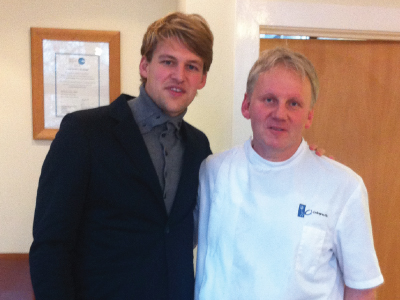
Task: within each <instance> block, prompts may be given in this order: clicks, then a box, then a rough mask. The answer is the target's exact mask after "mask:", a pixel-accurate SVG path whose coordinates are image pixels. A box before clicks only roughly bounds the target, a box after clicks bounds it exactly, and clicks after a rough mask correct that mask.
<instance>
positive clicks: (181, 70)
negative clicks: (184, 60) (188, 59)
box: [172, 64, 186, 82]
mask: <svg viewBox="0 0 400 300" xmlns="http://www.w3.org/2000/svg"><path fill="white" fill-rule="evenodd" d="M185 72H186V70H185V66H184V65H179V64H178V65H177V66H176V68H175V69H174V72H173V73H172V77H173V78H174V79H175V80H177V81H178V82H182V81H183V80H184V78H185Z"/></svg>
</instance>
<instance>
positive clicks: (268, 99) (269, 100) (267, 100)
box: [265, 98, 274, 103]
mask: <svg viewBox="0 0 400 300" xmlns="http://www.w3.org/2000/svg"><path fill="white" fill-rule="evenodd" d="M272 101H274V100H273V99H272V98H266V99H265V102H267V103H272Z"/></svg>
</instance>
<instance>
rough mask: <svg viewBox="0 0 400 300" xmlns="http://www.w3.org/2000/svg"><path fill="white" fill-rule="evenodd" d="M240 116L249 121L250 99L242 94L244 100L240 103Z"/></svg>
mask: <svg viewBox="0 0 400 300" xmlns="http://www.w3.org/2000/svg"><path fill="white" fill-rule="evenodd" d="M242 115H243V117H245V118H246V119H247V120H249V119H250V97H249V96H248V95H247V93H246V94H244V99H243V102H242Z"/></svg>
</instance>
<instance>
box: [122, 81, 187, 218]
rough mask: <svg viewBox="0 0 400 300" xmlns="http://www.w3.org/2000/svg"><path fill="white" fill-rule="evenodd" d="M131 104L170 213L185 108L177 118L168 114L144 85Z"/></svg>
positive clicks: (182, 148)
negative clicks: (156, 102) (154, 100)
mask: <svg viewBox="0 0 400 300" xmlns="http://www.w3.org/2000/svg"><path fill="white" fill-rule="evenodd" d="M128 105H129V107H130V108H131V110H132V113H133V117H134V118H135V121H136V123H137V124H138V126H139V129H140V132H141V134H142V136H143V139H144V142H145V144H146V147H147V149H148V151H149V154H150V157H151V160H152V162H153V165H154V168H155V170H156V172H157V176H158V180H159V182H160V186H161V189H162V191H163V194H164V195H163V196H164V203H165V208H166V211H167V213H168V214H169V213H170V211H171V209H172V206H173V203H174V199H175V194H176V190H177V187H178V183H179V179H180V175H181V169H182V160H183V152H184V143H183V141H182V137H181V133H180V128H181V125H182V119H183V116H184V115H185V114H186V111H185V112H183V113H182V114H180V115H179V116H176V117H170V116H168V115H166V114H165V113H164V112H163V111H162V110H161V109H160V108H159V107H158V106H157V105H156V104H155V103H154V102H153V100H152V99H151V98H150V97H149V95H148V94H147V93H146V91H145V88H144V86H143V85H141V86H140V94H139V97H137V98H135V99H132V100H129V101H128Z"/></svg>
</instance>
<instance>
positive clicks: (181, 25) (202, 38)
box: [140, 12, 214, 83]
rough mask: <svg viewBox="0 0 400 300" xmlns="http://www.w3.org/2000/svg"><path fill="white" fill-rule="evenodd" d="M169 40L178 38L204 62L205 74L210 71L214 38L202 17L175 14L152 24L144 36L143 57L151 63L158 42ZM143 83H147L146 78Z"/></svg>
mask: <svg viewBox="0 0 400 300" xmlns="http://www.w3.org/2000/svg"><path fill="white" fill-rule="evenodd" d="M169 38H177V39H178V40H179V41H180V42H182V43H183V44H184V45H185V46H186V47H187V48H188V49H189V50H190V51H192V52H193V53H195V54H196V55H198V56H199V57H200V58H201V59H202V60H203V73H204V74H205V73H207V72H208V71H209V70H210V66H211V63H212V59H213V50H212V47H213V43H214V36H213V34H212V32H211V30H210V27H209V26H208V23H207V21H206V20H205V19H204V18H203V17H202V16H200V15H198V14H184V13H181V12H174V13H171V14H168V15H166V16H165V17H163V18H161V19H159V20H157V21H155V22H154V23H152V24H150V26H149V27H148V28H147V31H146V33H145V34H144V36H143V42H142V47H141V49H140V53H141V55H142V56H145V57H146V59H147V61H149V62H150V61H151V60H152V58H153V53H154V50H155V49H156V47H157V44H158V42H160V41H163V40H166V39H169ZM141 81H142V82H143V83H145V82H146V78H143V77H142V78H141Z"/></svg>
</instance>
